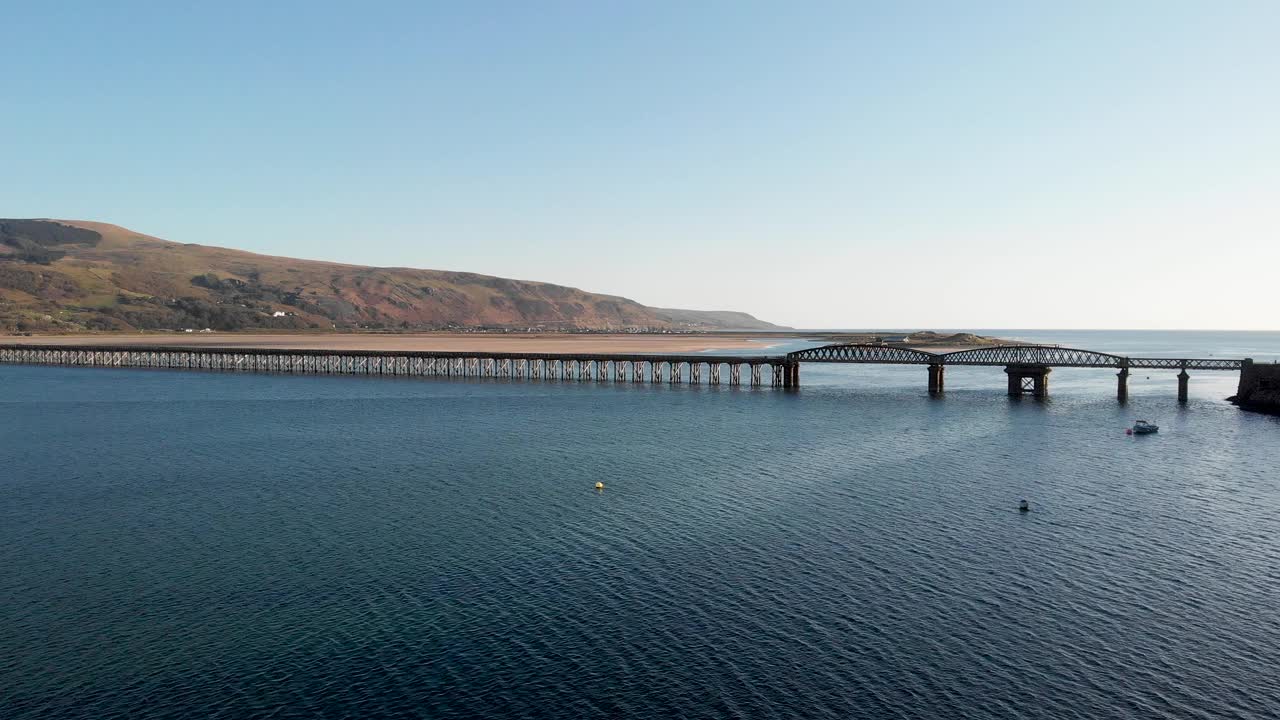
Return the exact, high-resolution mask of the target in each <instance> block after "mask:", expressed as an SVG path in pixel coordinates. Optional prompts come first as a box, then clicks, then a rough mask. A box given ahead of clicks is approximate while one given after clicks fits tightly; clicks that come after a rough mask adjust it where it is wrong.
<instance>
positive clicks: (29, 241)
mask: <svg viewBox="0 0 1280 720" xmlns="http://www.w3.org/2000/svg"><path fill="white" fill-rule="evenodd" d="M739 323H741V324H739ZM206 327H207V328H212V329H214V330H245V329H281V330H287V329H299V330H301V329H326V330H327V329H334V328H336V329H342V330H351V329H357V328H371V329H392V330H397V329H402V330H426V329H450V328H512V329H520V330H526V329H530V328H535V329H541V330H547V331H555V330H625V329H637V330H638V329H648V330H671V329H702V330H705V329H762V328H766V327H774V326H770V325H768V323H761V321H759V320H756V319H755V318H753V317H751V316H750V315H746V314H745V313H718V312H710V313H705V312H700V311H684V310H679V311H674V310H657V309H655V308H649V307H646V306H644V305H641V304H639V303H637V302H634V301H632V300H628V299H626V298H621V297H614V296H610V295H600V294H596V293H589V292H584V291H582V290H578V289H576V288H569V287H564V286H561V285H551V284H548V283H540V282H527V281H521V280H508V279H505V278H497V277H491V276H487V275H476V274H472V273H457V272H443V271H438V270H415V269H410V268H376V267H364V266H360V265H344V264H340V263H328V262H318V261H313V260H297V259H292V258H283V257H273V256H268V255H257V254H254V253H248V252H244V251H240V250H230V249H227V248H219V247H208V246H203V245H184V244H181V243H175V242H169V241H166V240H161V239H159V238H155V237H150V236H147V235H142V234H139V233H135V232H133V231H130V230H126V229H125V228H121V227H118V226H115V225H108V224H105V223H95V222H83V221H70V220H56V221H55V220H0V331H38V332H50V331H66V332H70V331H83V330H182V329H186V328H192V329H203V328H206Z"/></svg>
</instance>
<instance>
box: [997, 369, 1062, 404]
mask: <svg viewBox="0 0 1280 720" xmlns="http://www.w3.org/2000/svg"><path fill="white" fill-rule="evenodd" d="M1004 371H1005V373H1006V374H1008V376H1009V396H1010V397H1019V396H1021V395H1026V394H1030V395H1031V396H1032V397H1036V398H1045V397H1048V396H1049V372H1050V371H1051V368H1049V366H1047V365H1006V366H1005V368H1004Z"/></svg>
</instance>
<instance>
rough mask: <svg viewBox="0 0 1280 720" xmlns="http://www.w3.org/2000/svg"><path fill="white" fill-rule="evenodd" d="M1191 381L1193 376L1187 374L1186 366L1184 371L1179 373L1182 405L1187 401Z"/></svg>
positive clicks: (1179, 399)
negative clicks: (1188, 385)
mask: <svg viewBox="0 0 1280 720" xmlns="http://www.w3.org/2000/svg"><path fill="white" fill-rule="evenodd" d="M1190 379H1191V376H1190V375H1188V374H1187V368H1186V366H1185V365H1184V366H1183V367H1182V371H1181V372H1179V373H1178V402H1180V403H1184V402H1186V401H1187V381H1188V380H1190Z"/></svg>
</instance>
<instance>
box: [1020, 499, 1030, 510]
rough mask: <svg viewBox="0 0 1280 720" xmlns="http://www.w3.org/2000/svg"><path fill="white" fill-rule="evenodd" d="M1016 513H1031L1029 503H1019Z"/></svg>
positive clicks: (1023, 501) (1022, 501) (1024, 501)
mask: <svg viewBox="0 0 1280 720" xmlns="http://www.w3.org/2000/svg"><path fill="white" fill-rule="evenodd" d="M1018 512H1031V503H1028V502H1027V501H1026V500H1021V501H1019V502H1018Z"/></svg>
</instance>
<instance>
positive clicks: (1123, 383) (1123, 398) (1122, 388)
mask: <svg viewBox="0 0 1280 720" xmlns="http://www.w3.org/2000/svg"><path fill="white" fill-rule="evenodd" d="M1116 378H1117V380H1116V400H1119V401H1120V403H1121V404H1124V403H1127V402H1129V366H1128V365H1123V366H1121V367H1120V372H1118V373H1116Z"/></svg>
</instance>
